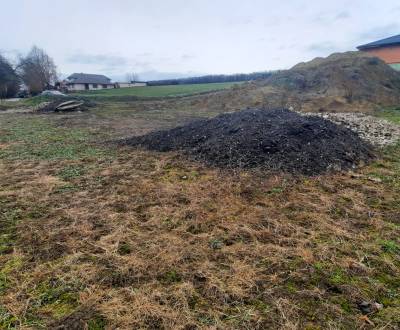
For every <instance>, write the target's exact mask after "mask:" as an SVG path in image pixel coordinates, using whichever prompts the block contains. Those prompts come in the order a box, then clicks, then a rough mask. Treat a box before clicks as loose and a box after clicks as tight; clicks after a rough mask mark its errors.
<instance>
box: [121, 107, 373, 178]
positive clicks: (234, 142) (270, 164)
mask: <svg viewBox="0 0 400 330" xmlns="http://www.w3.org/2000/svg"><path fill="white" fill-rule="evenodd" d="M123 143H124V144H128V145H132V146H143V147H146V148H149V149H151V150H157V151H171V150H184V151H185V152H186V153H187V154H189V155H190V156H192V157H193V158H194V159H196V160H200V161H203V162H205V163H207V164H209V165H212V166H217V167H227V168H254V167H262V168H268V169H271V170H283V171H287V172H291V173H302V174H307V175H316V174H320V173H322V172H325V171H329V170H341V169H349V168H354V167H355V166H356V165H357V164H359V163H361V162H367V161H369V160H370V159H371V158H372V157H373V151H372V147H371V146H370V145H369V144H368V143H365V142H363V141H362V140H361V139H360V138H359V137H358V135H357V134H356V133H354V132H352V131H351V130H349V129H347V128H345V127H341V126H338V125H336V124H334V123H332V122H330V121H328V120H325V119H323V118H318V117H306V116H301V115H299V114H297V113H295V112H292V111H289V110H285V109H275V110H259V109H248V110H244V111H240V112H236V113H230V114H223V115H219V116H217V117H215V118H213V119H209V120H199V121H195V122H193V123H190V124H188V125H185V126H182V127H178V128H174V129H171V130H166V131H156V132H152V133H150V134H147V135H144V136H141V137H133V138H131V139H128V140H125V141H124V142H123Z"/></svg>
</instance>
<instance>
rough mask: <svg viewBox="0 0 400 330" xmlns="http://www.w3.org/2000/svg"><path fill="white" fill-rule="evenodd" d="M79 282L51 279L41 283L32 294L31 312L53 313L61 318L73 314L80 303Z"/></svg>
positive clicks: (57, 317) (55, 316)
mask: <svg viewBox="0 0 400 330" xmlns="http://www.w3.org/2000/svg"><path fill="white" fill-rule="evenodd" d="M80 289H81V285H80V284H79V283H65V282H63V281H61V280H57V279H50V280H47V281H45V282H43V283H41V284H40V285H39V286H38V287H36V288H35V289H34V290H33V291H32V292H31V293H30V294H31V297H32V302H31V304H30V312H31V313H32V314H33V315H35V314H37V313H38V312H39V313H45V314H51V315H52V316H53V317H54V318H56V319H59V318H61V317H63V316H65V315H68V314H71V313H72V312H73V311H74V310H75V309H76V308H77V307H78V305H79V290H80Z"/></svg>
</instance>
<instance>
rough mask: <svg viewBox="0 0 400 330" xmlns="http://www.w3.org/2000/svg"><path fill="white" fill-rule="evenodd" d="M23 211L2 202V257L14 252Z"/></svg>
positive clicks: (0, 229)
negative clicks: (18, 223)
mask: <svg viewBox="0 0 400 330" xmlns="http://www.w3.org/2000/svg"><path fill="white" fill-rule="evenodd" d="M21 213H22V211H21V210H20V209H19V208H17V207H14V206H11V205H8V204H7V203H6V202H4V201H2V200H0V255H1V254H4V253H9V252H11V251H12V247H13V244H14V241H15V235H16V234H15V231H16V225H17V222H18V220H20V219H21Z"/></svg>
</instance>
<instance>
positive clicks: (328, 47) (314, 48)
mask: <svg viewBox="0 0 400 330" xmlns="http://www.w3.org/2000/svg"><path fill="white" fill-rule="evenodd" d="M337 49H338V47H337V46H336V45H335V44H333V43H332V42H329V41H324V42H319V43H313V44H311V45H309V46H307V47H306V51H309V52H314V53H326V52H334V51H335V50H337Z"/></svg>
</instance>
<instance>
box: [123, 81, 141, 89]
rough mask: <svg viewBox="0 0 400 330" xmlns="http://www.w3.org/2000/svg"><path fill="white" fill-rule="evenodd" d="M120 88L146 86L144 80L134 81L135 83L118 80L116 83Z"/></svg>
mask: <svg viewBox="0 0 400 330" xmlns="http://www.w3.org/2000/svg"><path fill="white" fill-rule="evenodd" d="M117 84H118V86H119V87H120V88H127V87H143V86H147V84H146V83H145V82H136V83H127V82H120V83H117Z"/></svg>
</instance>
